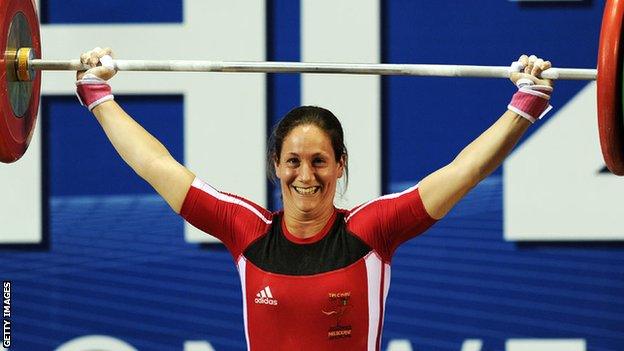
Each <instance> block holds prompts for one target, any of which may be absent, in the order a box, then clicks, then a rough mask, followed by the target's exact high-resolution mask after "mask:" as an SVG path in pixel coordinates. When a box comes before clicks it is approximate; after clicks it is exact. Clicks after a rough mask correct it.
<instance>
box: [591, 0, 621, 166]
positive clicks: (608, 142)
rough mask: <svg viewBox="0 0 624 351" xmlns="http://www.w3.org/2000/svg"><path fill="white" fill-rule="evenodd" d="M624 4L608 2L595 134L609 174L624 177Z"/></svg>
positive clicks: (602, 30) (601, 55) (603, 33)
mask: <svg viewBox="0 0 624 351" xmlns="http://www.w3.org/2000/svg"><path fill="white" fill-rule="evenodd" d="M623 18H624V0H608V1H607V3H606V5H605V9H604V14H603V17H602V28H601V29H600V46H599V49H598V78H597V81H598V132H599V134H600V146H601V148H602V155H603V157H604V160H605V162H606V164H607V167H608V168H609V170H610V171H611V172H613V173H614V174H616V175H620V176H621V175H624V119H623V115H622V102H621V98H622V94H621V92H622V90H621V89H622V82H621V77H622V73H623V72H622V61H623V58H624V52H623V50H622V41H621V40H622V19H623Z"/></svg>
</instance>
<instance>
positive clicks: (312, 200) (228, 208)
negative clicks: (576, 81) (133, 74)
mask: <svg viewBox="0 0 624 351" xmlns="http://www.w3.org/2000/svg"><path fill="white" fill-rule="evenodd" d="M106 55H112V52H111V50H110V49H99V48H97V49H95V50H93V51H90V52H88V53H85V54H83V55H82V57H81V61H82V62H83V63H85V64H88V65H90V66H91V67H92V68H91V69H89V70H88V71H86V72H79V73H78V75H77V78H78V82H77V83H76V84H77V86H78V89H77V90H78V94H79V96H80V97H81V101H82V102H83V104H84V105H85V106H88V107H89V109H90V110H91V111H92V112H93V113H94V114H95V116H96V118H97V120H98V122H99V123H100V124H101V125H102V128H103V129H104V131H105V132H106V134H107V136H108V138H109V139H110V141H111V143H112V144H113V146H114V147H115V148H116V150H117V151H118V152H119V154H120V155H121V156H122V158H123V159H124V161H126V162H127V163H128V164H129V165H130V166H131V167H132V169H134V170H135V171H136V173H137V174H138V175H139V176H141V177H142V178H143V179H145V180H146V181H147V182H148V183H149V184H150V185H152V186H153V187H154V189H156V191H158V193H159V194H160V195H161V196H162V197H163V198H164V199H165V200H166V201H167V203H168V204H169V205H170V206H171V208H172V209H173V210H174V211H176V212H177V213H179V214H180V215H181V216H182V217H184V218H185V219H186V220H187V221H188V222H189V223H191V224H193V225H194V226H196V227H197V228H199V229H201V230H202V231H204V232H206V233H210V234H212V235H214V236H215V237H217V238H218V239H220V240H221V241H222V242H223V243H224V244H225V246H226V247H227V248H228V250H229V251H230V253H231V254H232V256H233V258H234V260H235V262H236V265H237V267H238V271H239V275H240V280H241V285H242V290H243V306H244V309H243V311H244V318H245V332H246V337H247V345H248V348H249V349H250V350H256V351H257V350H301V351H307V350H310V351H312V350H315V351H316V350H369V351H375V350H377V351H378V350H379V349H380V341H381V329H382V325H383V317H384V310H385V302H386V296H387V294H388V289H389V286H390V262H391V260H392V256H393V255H394V252H395V250H396V249H397V247H398V246H399V245H401V244H402V243H404V242H405V241H407V240H409V239H412V238H414V237H416V236H418V235H419V234H421V233H423V232H424V231H425V230H427V229H428V228H429V227H430V226H431V225H433V224H434V223H435V222H436V220H437V219H440V218H442V217H443V216H444V215H446V213H447V212H448V211H449V210H450V209H451V208H452V207H453V206H454V205H455V204H456V203H457V202H458V201H459V200H460V199H461V198H462V197H463V196H464V195H465V194H466V193H467V192H468V191H469V190H470V189H471V188H472V187H474V186H475V185H476V184H477V183H478V182H479V181H481V180H482V179H483V178H485V177H486V176H487V175H489V174H490V173H491V172H492V171H493V170H494V169H495V168H496V167H498V166H499V165H500V163H501V162H502V161H503V159H504V158H505V156H506V155H507V154H508V153H509V151H510V150H511V149H512V148H513V146H514V145H515V144H516V142H517V141H518V140H519V139H520V137H521V136H522V134H523V133H524V132H525V131H526V130H527V129H528V127H529V126H530V125H531V123H533V122H535V121H536V119H538V118H539V117H540V116H541V115H542V113H543V112H544V111H545V110H547V109H548V100H549V98H550V93H551V92H552V87H551V86H550V81H549V80H544V79H539V78H538V76H539V74H540V73H541V71H542V70H545V69H548V68H549V67H550V62H548V61H543V60H541V59H538V58H537V57H535V56H531V57H528V56H525V55H523V56H522V57H521V58H520V60H519V66H522V68H520V70H522V72H518V73H515V74H513V75H512V81H513V82H514V83H515V84H516V85H517V86H518V88H519V90H518V92H516V94H515V95H514V96H513V98H512V100H511V103H510V104H509V105H508V106H507V110H506V111H505V112H504V113H503V115H502V116H501V117H500V118H499V119H498V120H497V121H496V122H495V123H494V124H493V125H492V126H491V127H490V128H489V129H488V130H486V131H485V132H484V133H483V134H482V135H481V136H479V137H478V138H477V139H475V140H474V141H473V142H472V143H470V144H469V145H468V146H467V147H466V148H465V149H464V150H462V151H461V152H460V153H459V155H458V156H457V157H456V158H455V159H454V160H453V161H452V162H451V163H449V164H448V165H447V166H445V167H443V168H441V169H440V170H438V171H436V172H434V173H432V174H431V175H429V176H427V177H425V178H424V179H423V180H422V181H421V182H420V183H419V184H417V185H415V186H413V187H411V188H409V189H407V190H405V191H403V192H401V193H397V194H390V195H385V196H382V197H379V198H377V199H372V200H370V201H369V202H367V203H365V204H362V205H360V206H358V207H355V208H353V209H351V210H345V209H337V208H336V207H335V206H334V197H335V195H336V189H337V187H338V185H337V184H338V182H339V181H340V179H342V178H344V179H345V183H346V178H347V163H348V157H347V150H346V148H345V143H344V133H343V130H342V126H341V125H340V122H339V120H338V118H336V116H334V114H333V113H331V112H330V111H328V110H326V109H323V108H320V107H313V106H304V107H299V108H295V109H293V110H292V111H290V112H289V113H288V114H287V115H286V116H285V117H284V118H283V119H282V121H281V122H280V123H279V124H278V125H277V127H276V128H275V130H274V132H273V135H272V136H271V140H270V142H269V148H268V153H267V155H268V157H267V162H268V169H269V170H271V171H273V172H274V174H273V177H274V179H278V180H279V183H280V189H281V191H282V198H283V203H284V209H283V210H282V211H278V212H269V211H267V210H266V209H264V208H262V207H260V206H258V205H256V204H254V203H252V202H250V201H248V200H246V199H244V198H241V197H239V196H235V195H231V194H227V193H224V192H221V191H218V190H216V189H215V188H213V187H212V186H210V185H208V184H207V183H205V182H203V181H202V180H200V179H199V178H197V177H196V176H195V175H194V174H193V173H192V172H191V171H190V170H188V169H187V168H186V167H184V166H183V165H181V164H180V163H178V162H177V161H176V160H175V159H173V157H171V155H170V154H169V152H168V151H167V149H166V148H165V147H164V146H163V145H162V144H161V143H160V142H159V141H158V140H156V139H155V138H154V137H153V136H151V135H150V134H149V133H148V132H146V131H145V130H144V129H143V128H142V127H141V126H140V125H138V124H137V123H136V122H135V121H134V120H133V119H132V118H131V117H130V116H128V115H127V114H126V113H125V112H124V111H123V109H121V107H120V106H119V105H118V104H117V103H116V102H115V101H114V99H113V96H112V94H111V89H110V86H109V85H108V84H107V82H106V80H107V79H109V78H112V76H114V75H115V73H116V72H115V71H114V69H112V68H111V67H107V65H106V62H104V63H102V62H101V60H100V59H102V58H103V57H104V56H106Z"/></svg>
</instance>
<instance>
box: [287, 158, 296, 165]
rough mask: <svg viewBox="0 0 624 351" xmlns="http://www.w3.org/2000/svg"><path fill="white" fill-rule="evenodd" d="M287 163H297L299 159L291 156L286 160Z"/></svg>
mask: <svg viewBox="0 0 624 351" xmlns="http://www.w3.org/2000/svg"><path fill="white" fill-rule="evenodd" d="M286 163H288V164H290V165H295V164H298V163H299V160H298V159H296V158H289V159H288V160H286Z"/></svg>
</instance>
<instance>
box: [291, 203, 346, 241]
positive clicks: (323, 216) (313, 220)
mask: <svg viewBox="0 0 624 351" xmlns="http://www.w3.org/2000/svg"><path fill="white" fill-rule="evenodd" d="M334 211H335V208H334V206H332V207H331V208H329V209H327V210H324V211H319V212H318V213H316V214H315V213H302V212H300V211H296V210H294V211H288V210H287V209H286V208H284V223H285V224H286V228H287V229H288V232H289V233H290V234H292V235H293V236H296V237H298V238H300V239H307V238H310V237H313V236H314V235H316V234H318V233H319V232H320V231H321V230H322V229H323V228H324V227H325V225H326V224H327V221H329V220H330V218H331V217H332V215H333V214H334Z"/></svg>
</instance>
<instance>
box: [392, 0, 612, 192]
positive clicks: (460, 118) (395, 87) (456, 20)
mask: <svg viewBox="0 0 624 351" xmlns="http://www.w3.org/2000/svg"><path fill="white" fill-rule="evenodd" d="M586 3H587V4H586V6H572V7H569V6H565V5H556V4H554V2H549V4H550V6H551V7H549V6H547V5H542V6H540V7H527V6H523V5H521V4H519V3H517V2H512V1H501V0H486V1H480V2H478V5H477V4H476V3H475V2H470V1H465V2H460V1H451V0H441V1H411V0H393V1H383V2H382V3H381V4H382V7H383V9H382V15H383V18H382V21H383V23H382V28H383V33H382V38H383V40H382V46H383V48H382V50H383V55H382V56H383V59H384V61H386V62H391V63H442V64H478V65H497V66H501V65H502V66H505V65H508V64H510V63H511V61H513V60H515V59H517V57H518V56H519V55H520V54H522V53H535V54H537V55H540V56H542V57H546V58H548V59H550V60H551V61H552V62H553V63H554V64H555V66H559V67H587V68H591V67H596V55H597V54H596V53H597V51H598V36H599V31H600V21H601V18H602V8H603V4H604V2H603V1H589V2H586ZM585 84H586V83H584V82H579V81H566V82H559V83H558V84H557V87H556V89H555V93H554V95H553V99H552V101H551V103H552V105H553V106H555V107H556V108H557V107H561V106H563V105H564V104H565V102H567V101H568V100H569V99H570V98H571V97H572V95H573V94H575V93H576V92H578V91H579V90H580V89H581V88H582V87H584V86H585ZM383 87H384V101H383V109H384V113H383V115H384V118H387V120H386V121H385V127H386V129H387V130H386V132H385V134H386V135H387V136H389V138H391V139H388V137H387V138H386V140H385V143H384V159H385V162H386V166H387V168H386V169H384V171H385V172H387V174H386V179H387V180H388V181H389V182H393V183H395V182H403V181H413V180H414V179H421V178H422V177H423V176H425V175H427V174H429V173H430V172H432V171H433V170H435V169H437V168H439V167H441V166H443V165H445V164H446V163H448V162H450V161H451V160H452V159H453V158H454V156H455V155H456V154H457V153H458V152H459V151H460V150H461V149H462V148H463V147H464V146H465V145H466V144H467V143H468V142H469V141H470V140H472V139H474V138H475V137H476V136H478V135H479V134H480V133H481V132H482V131H483V130H485V129H486V128H487V127H489V126H490V125H491V124H492V123H493V122H494V121H495V120H496V118H498V116H500V115H501V114H502V113H503V112H504V111H505V109H506V106H507V103H508V102H509V99H510V97H511V94H512V93H513V91H514V90H515V88H514V87H513V85H512V84H511V83H509V82H508V81H506V80H503V79H495V80H494V79H445V78H409V77H389V78H384V85H383ZM536 127H539V124H537V125H536ZM536 129H537V128H532V129H531V131H530V132H529V133H528V134H527V135H530V133H532V132H533V131H535V130H536ZM499 172H500V171H499Z"/></svg>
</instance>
